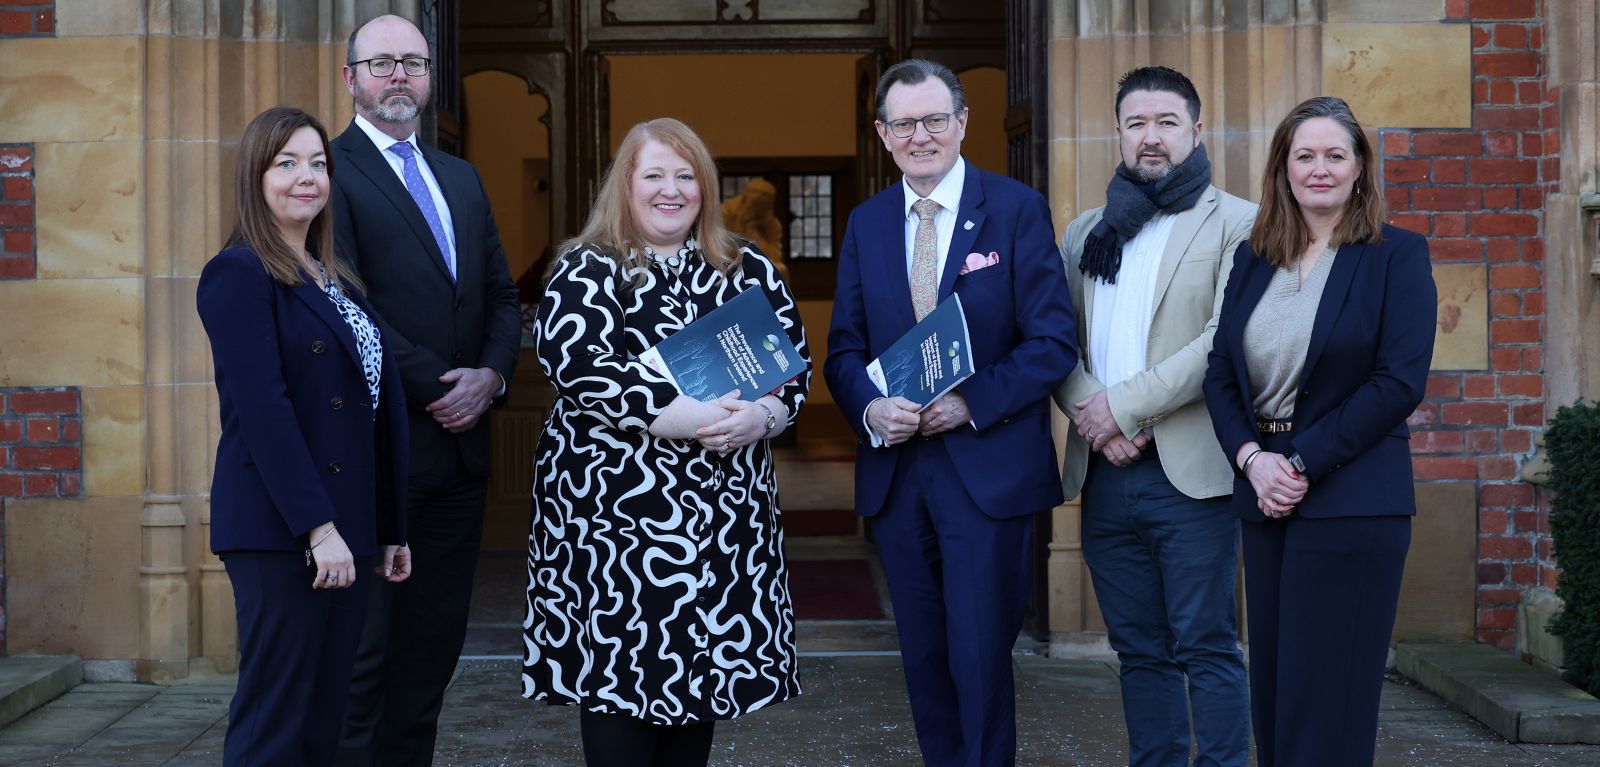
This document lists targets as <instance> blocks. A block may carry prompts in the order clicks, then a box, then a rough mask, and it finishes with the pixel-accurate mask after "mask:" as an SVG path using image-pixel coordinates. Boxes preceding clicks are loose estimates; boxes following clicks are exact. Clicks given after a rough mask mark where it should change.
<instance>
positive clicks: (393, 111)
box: [372, 98, 422, 123]
mask: <svg viewBox="0 0 1600 767" xmlns="http://www.w3.org/2000/svg"><path fill="white" fill-rule="evenodd" d="M420 111H422V110H421V108H420V107H418V106H417V102H415V101H412V100H411V99H410V98H406V99H404V100H395V101H382V102H379V103H377V104H375V105H373V108H372V118H373V119H374V120H378V121H380V122H386V123H407V122H411V121H412V120H414V119H416V117H417V113H418V112H420Z"/></svg>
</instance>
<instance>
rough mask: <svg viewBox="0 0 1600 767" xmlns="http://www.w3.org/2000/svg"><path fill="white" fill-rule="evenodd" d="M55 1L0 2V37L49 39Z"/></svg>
mask: <svg viewBox="0 0 1600 767" xmlns="http://www.w3.org/2000/svg"><path fill="white" fill-rule="evenodd" d="M55 33H56V3H55V0H0V37H51V36H54V35H55Z"/></svg>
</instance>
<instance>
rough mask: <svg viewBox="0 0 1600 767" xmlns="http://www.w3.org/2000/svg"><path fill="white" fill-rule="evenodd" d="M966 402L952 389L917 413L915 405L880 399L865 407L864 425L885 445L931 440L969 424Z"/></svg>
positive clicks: (892, 398)
mask: <svg viewBox="0 0 1600 767" xmlns="http://www.w3.org/2000/svg"><path fill="white" fill-rule="evenodd" d="M971 421H972V411H971V410H969V409H968V408H967V400H966V398H965V397H962V396H961V392H958V391H956V390H954V389H952V390H950V391H949V392H946V393H945V395H944V396H942V397H940V398H938V399H936V400H934V401H933V402H931V403H929V404H928V406H927V407H925V408H923V409H922V412H920V413H919V412H917V403H915V402H912V401H911V400H908V399H906V398H905V397H883V398H880V399H876V400H873V401H872V404H870V405H868V406H867V425H868V426H870V427H871V428H872V433H873V434H876V435H878V438H879V439H881V440H883V443H884V444H885V445H898V444H900V443H902V442H905V441H906V440H908V439H911V438H912V437H913V436H915V435H918V434H920V435H922V436H924V437H932V436H934V435H937V434H943V433H945V432H947V431H950V430H951V429H954V428H956V427H957V426H960V425H962V424H965V423H971Z"/></svg>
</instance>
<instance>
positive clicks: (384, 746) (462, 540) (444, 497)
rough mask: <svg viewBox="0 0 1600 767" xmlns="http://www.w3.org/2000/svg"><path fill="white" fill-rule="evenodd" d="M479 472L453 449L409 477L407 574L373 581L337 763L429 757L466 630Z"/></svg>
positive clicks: (481, 494) (482, 486) (479, 527)
mask: <svg viewBox="0 0 1600 767" xmlns="http://www.w3.org/2000/svg"><path fill="white" fill-rule="evenodd" d="M487 497H488V478H487V477H477V476H472V475H471V474H469V473H468V472H467V468H466V466H465V465H463V464H462V462H461V458H460V455H459V454H458V453H457V454H453V455H451V456H449V457H448V458H443V457H441V458H440V459H439V460H437V461H435V462H434V465H433V466H432V467H431V468H429V469H428V471H427V472H426V473H423V474H416V475H412V477H411V481H410V485H409V488H408V493H407V506H406V508H407V525H408V532H407V537H408V539H409V542H410V545H411V557H412V574H411V577H410V578H408V579H407V580H406V581H405V582H403V583H398V584H390V583H387V582H381V583H379V585H378V586H377V588H376V589H375V590H374V592H373V595H372V599H371V600H370V604H369V606H368V609H367V615H366V625H365V627H364V630H363V631H362V634H361V644H360V648H359V649H358V651H357V654H356V660H355V676H354V678H353V679H352V681H351V683H350V691H349V698H350V700H349V705H348V706H347V708H346V711H345V719H344V729H343V733H342V734H341V736H340V739H339V758H338V764H340V765H344V766H345V767H354V766H356V765H383V767H401V766H402V765H430V764H432V763H433V746H434V740H435V738H436V736H437V734H438V721H439V710H440V707H441V706H442V705H443V703H444V690H445V687H446V686H447V685H448V684H449V683H450V677H451V676H452V675H453V674H454V673H455V669H456V661H457V660H459V659H460V657H461V646H462V644H463V643H464V642H465V641H466V635H467V608H468V605H469V604H470V603H471V601H472V578H473V573H474V572H475V571H476V570H477V567H478V549H479V544H480V539H481V537H482V535H483V506H484V502H485V500H486V499H487Z"/></svg>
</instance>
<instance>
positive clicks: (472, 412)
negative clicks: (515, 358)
mask: <svg viewBox="0 0 1600 767" xmlns="http://www.w3.org/2000/svg"><path fill="white" fill-rule="evenodd" d="M439 383H442V384H449V385H450V391H447V392H445V394H444V396H443V397H440V398H438V399H436V400H434V401H433V403H432V404H430V405H428V412H429V413H430V414H432V415H433V420H435V421H437V422H438V423H439V425H440V426H442V427H444V428H445V430H446V431H449V432H450V433H452V434H460V433H461V432H464V431H466V430H468V429H471V428H472V427H473V426H474V425H476V424H477V423H478V418H479V416H482V415H483V414H484V412H485V411H487V410H488V409H489V403H491V402H493V401H494V398H495V395H496V394H498V393H499V392H500V384H501V380H500V374H499V373H497V372H495V369H494V368H454V369H451V370H447V371H445V374H444V375H442V376H439Z"/></svg>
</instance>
